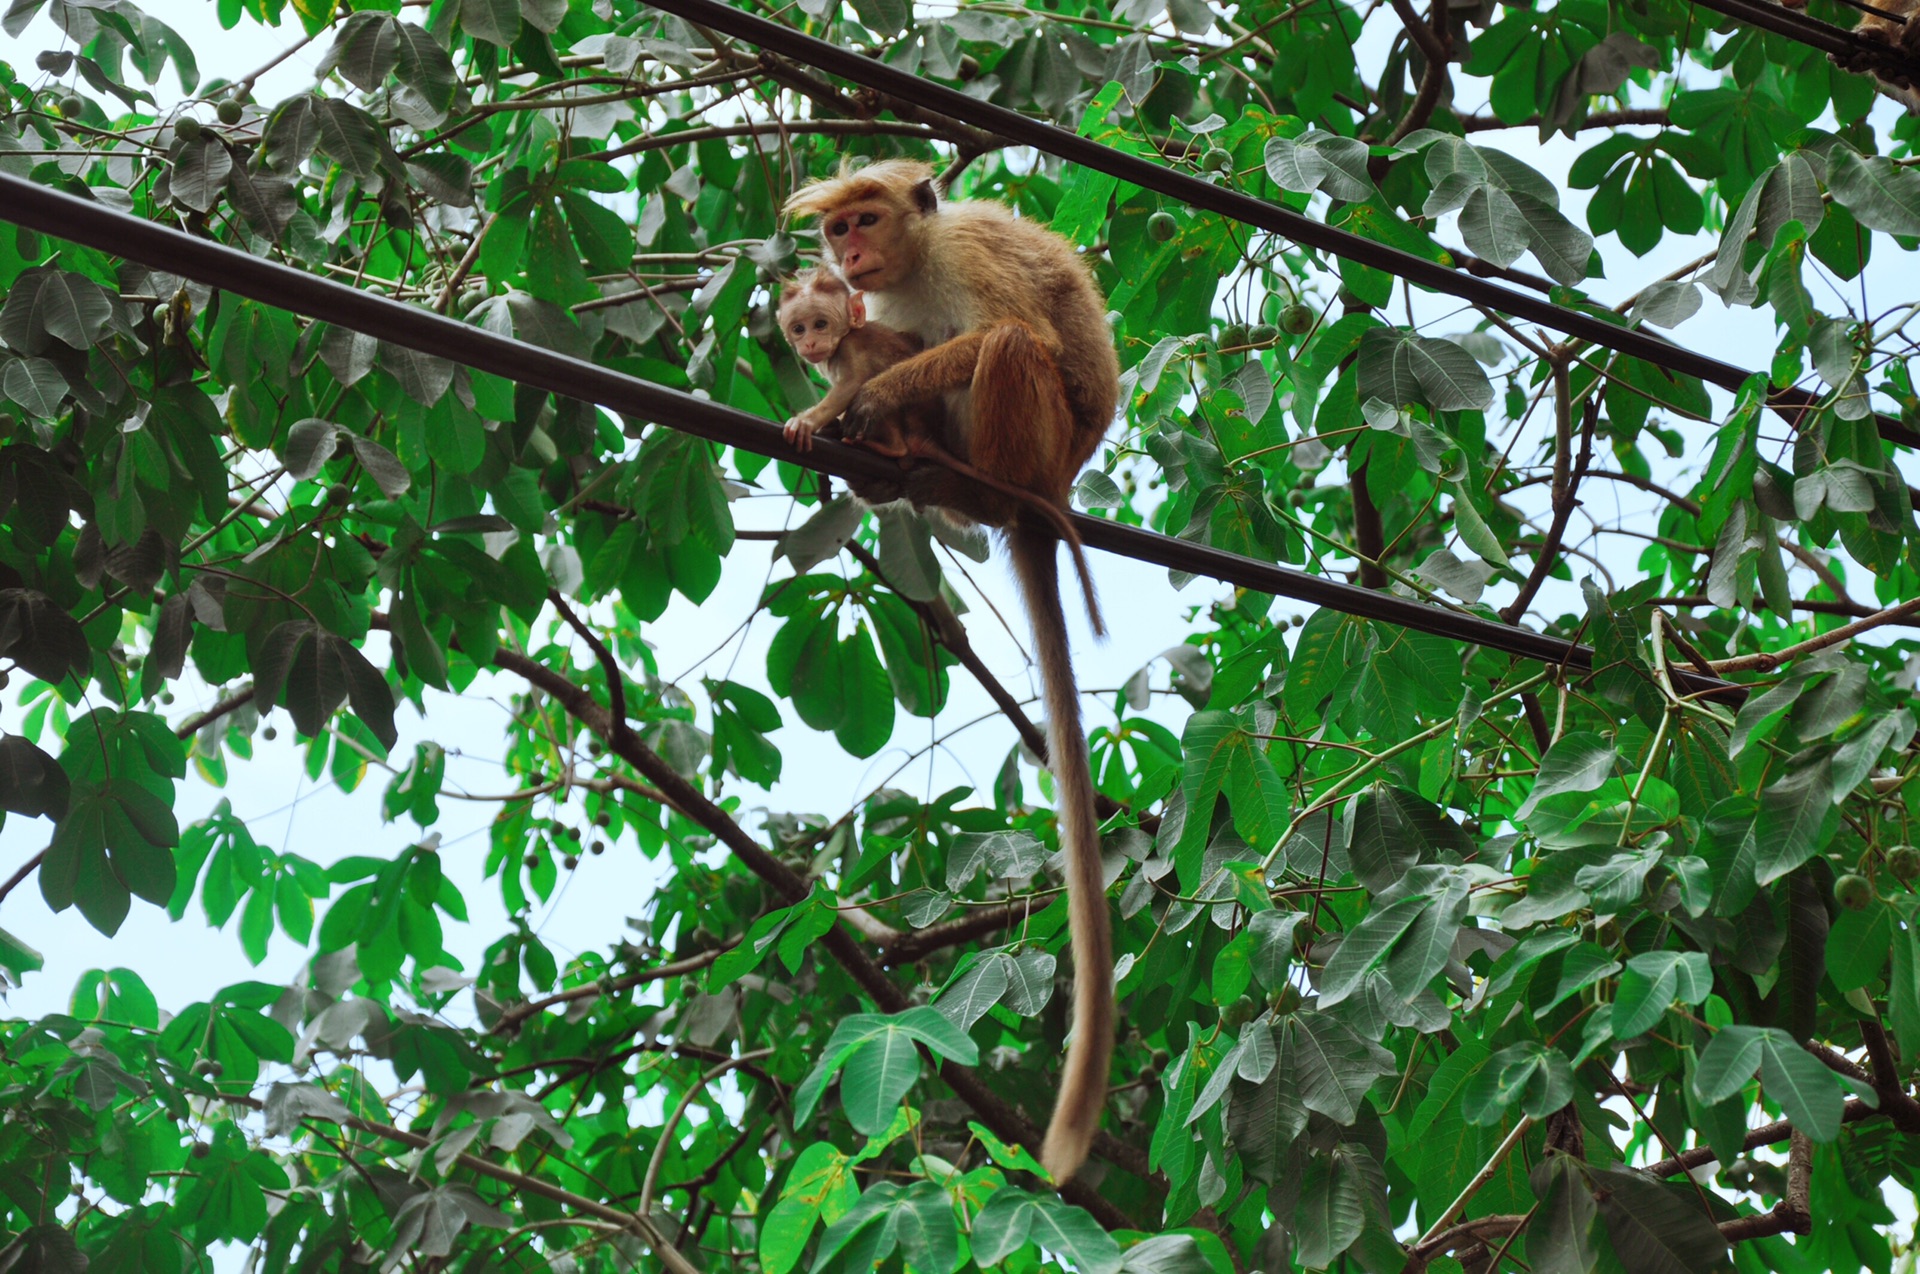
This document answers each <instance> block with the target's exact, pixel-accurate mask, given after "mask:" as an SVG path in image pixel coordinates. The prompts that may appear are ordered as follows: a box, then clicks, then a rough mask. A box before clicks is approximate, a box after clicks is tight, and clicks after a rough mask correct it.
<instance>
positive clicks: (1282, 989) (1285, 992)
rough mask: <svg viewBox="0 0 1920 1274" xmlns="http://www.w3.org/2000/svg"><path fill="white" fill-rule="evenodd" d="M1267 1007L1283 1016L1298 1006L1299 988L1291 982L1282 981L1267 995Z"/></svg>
mask: <svg viewBox="0 0 1920 1274" xmlns="http://www.w3.org/2000/svg"><path fill="white" fill-rule="evenodd" d="M1267 1007H1268V1008H1270V1009H1272V1010H1273V1012H1274V1014H1275V1015H1276V1016H1278V1017H1285V1016H1286V1015H1287V1014H1289V1013H1291V1012H1293V1011H1294V1010H1295V1009H1297V1008H1299V1007H1300V988H1299V987H1297V986H1295V985H1293V984H1292V983H1291V982H1283V983H1281V984H1280V985H1279V986H1277V987H1275V988H1274V989H1273V991H1272V993H1271V994H1269V995H1268V996H1267Z"/></svg>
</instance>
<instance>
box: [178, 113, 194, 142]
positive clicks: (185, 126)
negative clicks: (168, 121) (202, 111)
mask: <svg viewBox="0 0 1920 1274" xmlns="http://www.w3.org/2000/svg"><path fill="white" fill-rule="evenodd" d="M173 132H174V135H175V136H176V137H178V138H179V139H180V140H181V141H183V142H197V141H199V140H200V121H199V120H197V119H195V118H194V117H193V116H191V115H182V116H181V117H180V118H179V119H176V120H175V121H173Z"/></svg>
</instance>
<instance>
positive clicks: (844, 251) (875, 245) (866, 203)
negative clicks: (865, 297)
mask: <svg viewBox="0 0 1920 1274" xmlns="http://www.w3.org/2000/svg"><path fill="white" fill-rule="evenodd" d="M918 222H919V216H918V215H917V213H915V212H914V211H913V210H911V209H909V208H906V207H903V206H901V205H900V204H897V203H894V202H893V201H891V200H885V199H862V200H858V201H855V202H853V203H848V204H843V205H842V206H840V207H838V208H833V209H830V210H828V211H827V212H826V213H825V214H823V215H822V216H821V218H820V237H821V240H822V241H823V242H824V243H825V244H826V248H827V251H828V252H829V253H831V254H832V255H833V260H834V264H836V265H838V266H839V267H840V274H841V276H842V277H843V278H845V279H846V281H847V285H848V286H849V287H852V288H854V289H855V290H857V291H862V292H884V291H886V290H887V289H888V288H893V287H898V286H900V284H902V283H904V282H905V281H906V280H907V278H908V277H909V276H910V275H911V274H912V273H913V269H914V265H915V263H916V257H917V254H916V253H915V251H914V248H915V243H914V231H915V230H916V229H917V227H918Z"/></svg>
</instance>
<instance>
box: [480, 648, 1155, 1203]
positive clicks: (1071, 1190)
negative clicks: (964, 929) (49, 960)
mask: <svg viewBox="0 0 1920 1274" xmlns="http://www.w3.org/2000/svg"><path fill="white" fill-rule="evenodd" d="M493 663H494V666H495V667H497V668H500V669H501V670H503V671H505V672H510V673H513V674H514V675H515V676H517V677H520V678H522V679H524V680H525V681H526V682H527V683H528V684H530V685H532V686H535V687H537V688H538V689H539V690H540V691H542V692H543V693H544V694H546V695H547V697H548V698H550V699H552V700H553V701H554V702H555V703H557V704H559V705H560V706H561V707H562V708H564V709H565V710H566V711H567V713H568V714H569V715H571V716H572V717H573V718H574V719H576V720H577V721H579V722H580V723H581V724H582V725H584V726H586V727H587V729H589V730H592V731H593V732H594V733H596V734H598V735H600V736H601V737H602V738H603V739H606V740H607V744H608V747H609V749H610V750H612V751H613V752H614V753H615V754H616V755H618V756H619V757H620V759H621V760H623V761H625V762H626V763H627V764H628V765H631V766H632V767H633V768H634V769H636V770H638V771H639V772H640V773H641V775H643V776H644V777H645V778H646V779H647V781H648V782H650V783H652V784H653V785H654V786H655V787H657V788H659V789H660V790H661V791H662V792H664V793H666V794H667V797H668V799H669V800H671V801H672V802H673V804H674V805H675V807H677V808H678V809H680V810H681V811H683V812H684V813H685V814H686V815H687V816H688V817H689V818H690V819H692V820H693V821H694V822H696V823H698V824H700V826H702V827H703V828H705V829H706V830H707V831H708V832H710V833H711V834H712V835H713V836H715V837H716V838H718V839H719V841H720V842H721V843H722V844H724V845H725V846H726V847H727V848H728V849H729V850H731V851H732V852H733V853H734V855H735V856H736V857H738V858H739V859H740V861H741V862H742V863H743V864H744V865H745V866H746V868H747V869H748V870H749V871H751V872H753V874H754V875H756V876H758V877H760V879H762V880H764V881H766V882H767V883H768V884H770V885H772V886H773V887H774V888H775V889H776V890H778V891H779V892H780V894H781V896H783V897H785V898H786V899H787V901H788V902H789V903H798V902H803V901H805V900H806V898H807V896H808V894H809V893H810V892H811V890H810V887H809V885H808V883H807V881H806V880H805V879H804V878H803V877H801V876H800V875H799V874H798V873H796V872H794V871H793V870H792V869H791V868H789V867H788V866H787V865H786V864H784V863H782V862H781V861H780V860H779V859H778V858H776V857H774V856H773V854H771V853H770V852H768V851H767V849H766V848H765V847H764V846H762V845H761V844H760V843H759V842H758V841H756V840H754V839H753V837H751V836H749V835H747V833H746V831H745V830H744V829H742V828H741V826H740V825H739V824H738V823H736V822H734V821H733V819H732V818H731V817H730V816H729V815H728V814H727V812H726V811H725V810H723V809H721V808H720V807H719V806H717V805H715V804H714V803H713V802H712V801H710V800H708V799H707V797H706V795H705V794H704V793H702V792H701V791H700V789H699V788H697V787H695V786H694V785H693V784H692V783H690V782H688V781H687V780H686V779H685V778H684V777H683V776H682V775H681V774H680V773H679V772H678V771H677V770H675V769H674V768H673V767H672V766H670V765H668V764H667V763H666V761H665V760H664V759H662V758H661V757H660V756H659V755H658V754H657V753H655V752H654V751H653V750H652V749H650V748H648V747H646V746H645V745H644V744H642V743H641V742H640V741H639V739H638V738H636V737H635V736H634V735H632V734H631V733H628V734H626V735H625V737H624V738H623V739H622V740H621V741H620V742H619V744H618V745H617V746H616V744H615V741H614V738H613V737H612V735H613V729H612V723H611V722H610V721H609V720H608V714H607V710H606V709H605V708H603V707H601V706H600V704H599V703H598V702H597V701H596V700H595V699H594V697H593V696H592V695H591V694H590V693H588V692H587V690H586V689H585V688H584V687H582V686H579V685H576V684H575V683H574V682H572V681H571V680H569V679H568V678H567V677H565V676H564V675H562V674H561V673H559V672H556V671H554V670H553V669H551V668H549V667H547V666H546V665H545V664H542V663H538V662H536V661H535V660H533V659H530V658H528V657H527V656H526V655H524V654H521V653H520V652H519V651H516V650H509V649H506V648H505V647H502V648H501V649H499V650H497V651H495V652H494V656H493ZM820 944H821V945H822V946H823V947H825V948H826V950H827V952H828V954H830V955H831V956H832V957H833V958H834V960H835V961H836V962H838V963H839V965H840V967H841V968H843V969H845V970H846V971H847V974H848V976H849V977H851V978H852V979H853V980H854V983H855V984H856V985H858V986H859V987H860V989H861V990H863V991H864V992H866V994H867V996H868V997H869V998H870V999H872V1001H873V1002H874V1004H875V1005H876V1006H878V1007H879V1008H880V1010H881V1011H882V1012H886V1013H899V1012H902V1011H903V1010H905V1009H907V1008H908V1007H910V1005H911V1001H910V1000H908V998H907V996H906V993H905V992H904V991H902V990H901V989H900V988H899V987H898V986H897V985H895V984H894V982H893V980H892V979H891V978H889V977H888V976H887V974H886V973H885V971H884V970H882V969H881V968H880V966H879V965H878V964H876V963H874V961H873V960H872V959H870V958H869V957H868V956H867V954H866V952H864V951H862V950H861V949H860V947H859V945H858V944H857V943H856V942H855V941H854V939H853V935H852V934H851V933H849V932H848V931H847V930H846V929H844V928H842V927H840V926H839V925H835V926H833V927H832V928H830V929H828V930H827V931H826V933H825V934H823V935H822V936H821V939H820ZM940 1076H941V1078H942V1079H944V1080H946V1082H947V1086H948V1087H950V1088H952V1089H953V1091H954V1094H955V1095H956V1096H958V1097H959V1098H960V1100H961V1101H963V1102H965V1103H966V1104H967V1105H968V1106H970V1107H972V1108H973V1110H974V1112H975V1113H976V1114H978V1115H979V1116H980V1119H981V1122H982V1123H984V1124H986V1125H987V1127H989V1128H991V1129H992V1130H993V1133H994V1135H995V1136H997V1137H1000V1138H1002V1139H1004V1140H1006V1141H1011V1142H1019V1143H1022V1144H1025V1145H1038V1144H1039V1142H1040V1131H1039V1129H1037V1128H1035V1127H1034V1126H1033V1124H1032V1123H1031V1122H1030V1121H1029V1120H1028V1119H1027V1118H1026V1116H1025V1115H1023V1114H1021V1113H1020V1112H1019V1111H1018V1110H1016V1109H1015V1108H1014V1107H1013V1106H1011V1105H1009V1104H1008V1103H1007V1102H1006V1101H1004V1100H1003V1099H1002V1098H1001V1097H1000V1095H999V1094H998V1093H995V1092H994V1091H993V1090H992V1089H990V1088H988V1087H987V1086H986V1085H985V1084H984V1083H983V1082H982V1081H981V1080H980V1078H979V1076H978V1075H976V1074H975V1073H974V1072H973V1071H972V1070H971V1069H970V1068H968V1067H964V1066H958V1065H956V1064H954V1063H952V1062H943V1063H941V1065H940ZM1100 1145H1101V1143H1100V1142H1099V1141H1096V1143H1095V1148H1096V1149H1099V1148H1100ZM1140 1158H1141V1159H1142V1160H1144V1158H1145V1156H1141V1157H1140ZM1120 1166H1121V1167H1128V1165H1127V1164H1124V1163H1122V1164H1121V1165H1120ZM1128 1170H1129V1171H1131V1170H1132V1169H1131V1168H1129V1169H1128ZM1060 1194H1061V1197H1063V1198H1065V1199H1066V1200H1067V1201H1068V1202H1069V1203H1073V1204H1075V1205H1077V1206H1079V1207H1082V1208H1085V1209H1086V1210H1087V1211H1088V1212H1090V1213H1092V1214H1093V1215H1094V1217H1095V1218H1097V1219H1098V1220H1099V1222H1100V1223H1101V1224H1102V1225H1103V1226H1106V1227H1107V1228H1108V1229H1124V1228H1130V1227H1133V1226H1135V1224H1136V1223H1135V1221H1134V1219H1133V1218H1131V1217H1129V1216H1128V1215H1127V1214H1126V1213H1124V1212H1122V1211H1121V1210H1120V1209H1119V1208H1118V1207H1116V1206H1114V1205H1113V1204H1112V1203H1110V1202H1108V1201H1107V1200H1106V1199H1105V1198H1103V1197H1102V1196H1101V1195H1100V1194H1099V1193H1098V1192H1097V1191H1095V1190H1094V1189H1093V1188H1092V1187H1091V1186H1089V1185H1087V1183H1086V1182H1084V1181H1078V1180H1076V1181H1069V1182H1067V1183H1066V1184H1065V1185H1064V1186H1062V1187H1060Z"/></svg>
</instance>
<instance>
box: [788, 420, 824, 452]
mask: <svg viewBox="0 0 1920 1274" xmlns="http://www.w3.org/2000/svg"><path fill="white" fill-rule="evenodd" d="M826 423H827V422H826V421H825V420H822V419H820V416H819V413H818V412H813V411H803V412H801V413H800V414H799V415H797V416H795V417H793V418H792V419H791V420H789V421H787V423H786V425H785V427H784V428H783V429H782V431H781V432H783V433H784V434H786V437H787V441H788V442H789V443H790V444H792V446H793V448H794V450H796V451H812V450H813V435H814V434H816V433H818V432H819V431H820V426H822V425H824V424H826Z"/></svg>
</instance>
